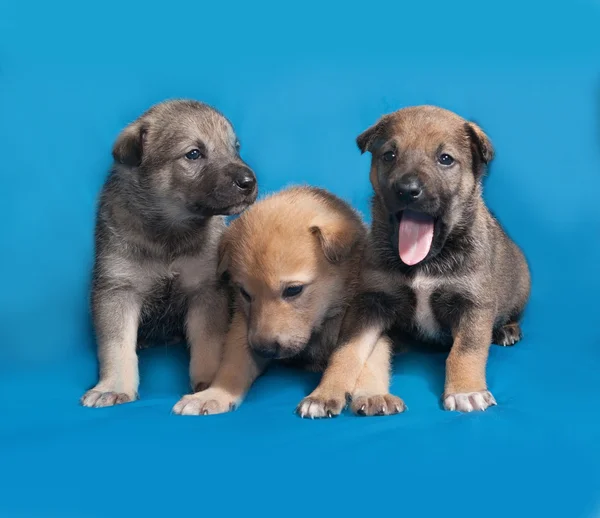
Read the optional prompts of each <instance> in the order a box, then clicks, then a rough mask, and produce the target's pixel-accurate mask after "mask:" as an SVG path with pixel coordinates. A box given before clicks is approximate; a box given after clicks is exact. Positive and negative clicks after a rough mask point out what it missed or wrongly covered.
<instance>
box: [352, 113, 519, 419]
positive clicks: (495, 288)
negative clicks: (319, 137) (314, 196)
mask: <svg viewBox="0 0 600 518" xmlns="http://www.w3.org/2000/svg"><path fill="white" fill-rule="evenodd" d="M357 144H358V146H359V148H360V149H361V151H363V152H365V151H369V152H371V154H372V161H371V169H370V179H371V183H372V185H373V188H374V191H375V196H374V198H373V204H372V214H373V223H372V231H371V247H370V257H369V260H368V262H367V266H366V267H365V271H364V275H363V282H364V286H363V288H362V289H361V293H360V294H359V295H358V297H357V303H356V304H355V305H354V307H353V308H352V313H353V314H354V317H353V318H351V319H349V321H350V322H353V323H354V325H353V326H352V329H351V330H350V331H348V333H349V334H348V336H349V337H352V336H356V335H358V334H360V333H364V332H365V329H368V330H371V331H372V332H374V333H377V332H392V331H399V332H400V333H404V334H408V335H410V336H411V337H413V338H417V339H419V340H425V341H433V342H438V343H446V344H448V345H451V346H452V348H451V352H450V355H449V357H448V362H447V376H446V386H445V390H444V406H445V408H446V409H450V410H454V409H456V410H462V411H471V410H484V409H485V408H487V407H488V406H489V405H492V404H495V400H494V398H493V396H492V395H491V393H490V392H489V391H488V390H487V384H486V379H485V367H486V362H487V356H488V348H489V345H490V343H491V342H492V340H494V341H495V342H497V343H500V344H502V345H512V344H514V343H515V342H516V341H518V340H519V338H520V337H521V332H520V327H519V324H518V322H519V318H520V316H521V313H522V311H523V309H524V307H525V304H526V302H527V299H528V297H529V291H530V278H529V270H528V266H527V262H526V260H525V258H524V256H523V254H522V252H521V251H520V250H519V248H518V247H517V246H516V245H515V243H514V242H513V241H511V240H510V238H509V237H508V236H507V235H506V234H505V232H504V231H503V229H502V228H501V226H500V224H499V223H498V222H497V221H496V219H495V218H494V217H493V216H492V215H491V214H490V212H489V211H488V209H487V207H486V206H485V204H484V202H483V199H482V186H481V179H482V176H483V175H484V173H485V170H486V166H487V164H488V163H489V162H490V161H491V160H492V159H493V156H494V149H493V146H492V143H491V141H490V139H489V137H488V136H487V135H486V134H485V133H484V132H483V130H482V129H481V128H480V127H479V126H477V125H476V124H474V123H472V122H468V121H466V120H464V119H463V118H461V117H459V116H458V115H456V114H454V113H452V112H449V111H447V110H443V109H441V108H437V107H433V106H419V107H412V108H406V109H403V110H399V111H397V112H394V113H392V114H389V115H385V116H384V117H382V118H381V119H380V121H379V122H378V123H377V124H375V125H374V126H372V127H371V128H369V129H368V130H366V131H365V132H364V133H362V134H361V135H360V136H359V137H358V138H357ZM443 154H448V155H451V157H453V159H454V161H453V163H452V164H451V165H446V164H443V163H442V162H440V157H441V156H442V155H443ZM384 155H385V156H384ZM409 178H410V179H412V180H414V181H416V182H417V183H418V185H419V186H420V188H421V189H422V194H421V195H420V196H419V197H418V198H417V199H414V200H407V198H406V195H405V194H404V195H403V192H402V190H401V189H400V187H399V185H406V182H407V181H408V179H409ZM403 189H405V188H404V187H403ZM405 192H406V191H405V190H404V193H405ZM409 207H410V209H411V210H413V211H417V212H423V213H426V214H429V215H430V216H432V217H433V218H434V221H435V225H434V238H433V243H432V246H431V249H430V251H429V254H428V255H427V256H426V257H425V259H424V260H422V261H421V262H420V263H418V264H415V265H412V266H409V265H406V264H404V263H403V262H402V261H401V259H400V256H399V252H398V225H399V221H400V218H401V217H402V214H403V211H404V210H405V209H407V208H409ZM347 339H350V338H347ZM388 368H389V366H388V365H386V364H385V363H384V362H383V363H381V364H380V368H379V372H380V376H381V379H382V380H384V381H385V380H386V379H387V378H386V376H387V370H388Z"/></svg>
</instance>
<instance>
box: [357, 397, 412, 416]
mask: <svg viewBox="0 0 600 518" xmlns="http://www.w3.org/2000/svg"><path fill="white" fill-rule="evenodd" d="M350 408H351V409H352V412H354V413H355V414H357V415H361V416H374V415H393V414H400V413H401V412H404V411H405V410H406V405H405V404H404V401H402V399H400V398H399V397H397V396H394V395H392V394H381V395H377V396H358V397H354V398H352V403H351V405H350Z"/></svg>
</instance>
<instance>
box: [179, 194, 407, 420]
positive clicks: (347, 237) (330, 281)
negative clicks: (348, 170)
mask: <svg viewBox="0 0 600 518" xmlns="http://www.w3.org/2000/svg"><path fill="white" fill-rule="evenodd" d="M366 240H367V232H366V228H365V226H364V224H363V223H362V221H361V219H360V217H359V216H358V214H357V213H356V212H355V211H354V210H352V208H351V207H350V206H349V205H348V204H346V203H345V202H343V201H342V200H340V199H339V198H337V197H335V196H333V195H332V194H329V193H328V192H326V191H323V190H321V189H316V188H309V187H296V188H292V189H288V190H285V191H282V192H280V193H278V194H275V195H274V196H271V197H269V198H266V199H265V200H262V201H261V202H259V203H257V204H255V205H254V206H253V207H252V208H251V209H250V210H248V211H246V212H245V213H244V214H242V216H241V217H240V218H238V219H237V220H235V221H234V222H233V223H232V224H231V226H230V227H229V229H228V230H227V232H226V234H225V236H224V238H223V240H222V242H221V252H220V253H221V260H220V267H219V269H220V271H221V272H225V271H227V272H228V273H229V275H230V278H231V282H232V285H233V286H235V288H236V291H237V294H236V307H235V314H234V317H233V323H232V326H231V329H230V332H229V334H228V337H227V339H226V341H225V350H224V356H223V361H222V363H221V366H220V368H219V370H218V372H217V375H216V377H215V380H214V382H213V383H212V385H211V386H210V388H208V389H207V390H205V391H202V392H198V393H196V394H192V395H189V396H185V397H184V398H183V399H182V400H181V401H180V402H179V403H178V404H177V405H176V406H175V408H174V412H175V413H178V414H217V413H221V412H227V411H230V410H233V409H234V408H236V407H237V406H238V405H239V404H240V403H241V401H242V399H243V398H244V395H245V394H246V392H247V391H248V389H249V388H250V386H251V385H252V383H253V382H254V380H255V379H256V377H257V376H259V375H260V373H261V372H262V371H263V370H264V368H265V367H266V365H267V364H268V363H269V361H271V360H280V361H285V362H289V363H294V364H300V365H303V366H306V367H308V368H310V369H313V370H319V371H321V370H325V373H324V375H323V378H322V380H321V383H320V384H319V386H318V387H317V388H316V390H315V391H314V392H313V393H312V394H311V395H310V396H309V397H307V398H305V399H304V400H303V401H302V402H301V403H300V405H299V406H298V409H297V411H298V413H299V414H300V415H301V416H302V417H326V416H328V417H331V416H334V415H337V414H339V413H340V412H341V411H342V409H343V408H344V406H345V404H346V397H347V396H348V395H351V394H352V392H353V390H354V389H355V385H356V382H357V379H358V378H359V375H360V374H361V371H362V370H363V366H364V365H365V361H366V360H367V358H368V357H369V353H370V352H371V345H370V346H369V347H368V348H365V347H362V345H361V344H360V343H353V342H350V343H348V344H347V345H346V346H345V347H343V348H338V347H337V346H338V343H339V334H340V329H341V326H342V320H343V319H344V315H345V313H346V308H347V306H348V303H349V301H350V299H351V297H352V296H353V295H354V293H355V291H356V288H357V283H358V279H359V274H360V266H361V261H362V257H363V251H364V248H365V244H366ZM377 351H378V352H377V353H376V354H373V355H371V356H372V360H371V362H376V363H377V364H376V365H375V366H374V367H373V370H374V371H375V372H380V371H381V370H382V369H385V368H388V369H389V355H390V347H389V343H388V342H387V341H386V340H385V339H383V340H381V341H380V343H379V346H378V349H377ZM386 366H388V367H386ZM383 377H384V378H385V373H384V374H383ZM361 378H362V382H361V383H362V385H360V384H359V388H360V386H362V387H363V388H362V390H360V394H359V395H360V396H361V397H362V398H363V399H362V401H363V403H362V405H364V406H365V409H366V408H367V406H369V407H371V406H374V405H375V404H379V405H380V406H381V405H382V404H385V403H386V402H387V403H388V406H389V407H390V411H393V412H398V411H401V410H402V409H403V403H402V401H401V400H399V399H397V398H396V399H394V398H391V397H390V398H388V399H387V400H386V399H384V398H379V399H376V397H377V396H379V395H380V394H381V391H380V390H379V389H380V385H381V382H380V381H379V380H378V379H376V380H374V379H372V376H371V375H370V371H369V369H368V368H367V369H365V371H364V374H363V375H362V376H361ZM369 391H370V392H369ZM385 392H387V390H386V391H385ZM385 392H384V394H385ZM369 396H373V398H372V399H369ZM382 402H383V403H382ZM362 405H361V406H362Z"/></svg>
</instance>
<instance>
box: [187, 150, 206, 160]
mask: <svg viewBox="0 0 600 518" xmlns="http://www.w3.org/2000/svg"><path fill="white" fill-rule="evenodd" d="M185 158H187V159H188V160H198V159H199V158H204V155H203V154H202V152H201V151H200V150H199V149H192V150H191V151H188V152H187V153H186V154H185Z"/></svg>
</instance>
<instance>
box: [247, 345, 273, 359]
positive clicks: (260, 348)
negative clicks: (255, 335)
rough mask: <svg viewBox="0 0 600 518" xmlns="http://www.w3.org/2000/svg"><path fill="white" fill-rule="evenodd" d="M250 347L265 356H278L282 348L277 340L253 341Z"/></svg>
mask: <svg viewBox="0 0 600 518" xmlns="http://www.w3.org/2000/svg"><path fill="white" fill-rule="evenodd" d="M250 347H251V348H252V350H253V351H254V352H255V353H256V354H258V355H259V356H262V357H263V358H276V357H277V355H278V354H279V349H280V346H279V344H278V343H277V342H252V343H251V344H250Z"/></svg>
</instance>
